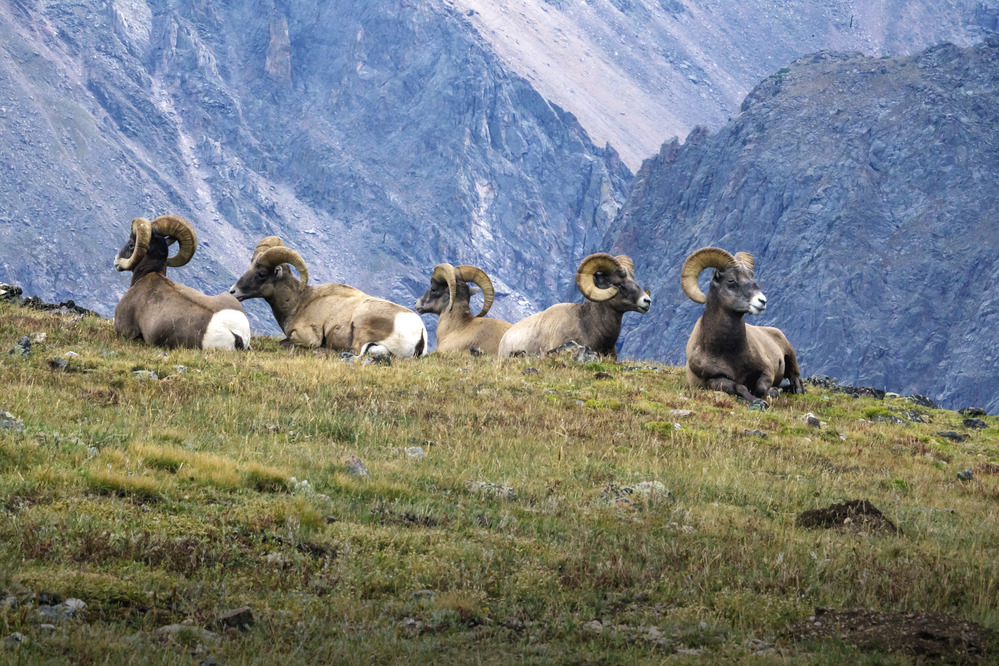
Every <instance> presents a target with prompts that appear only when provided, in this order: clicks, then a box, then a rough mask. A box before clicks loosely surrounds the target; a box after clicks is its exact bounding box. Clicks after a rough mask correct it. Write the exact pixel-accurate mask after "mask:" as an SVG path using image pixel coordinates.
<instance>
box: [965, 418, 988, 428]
mask: <svg viewBox="0 0 999 666" xmlns="http://www.w3.org/2000/svg"><path fill="white" fill-rule="evenodd" d="M961 423H962V425H964V427H965V428H971V429H972V430H981V429H982V428H988V427H989V424H988V423H986V422H985V421H983V420H982V419H980V418H977V417H974V418H968V419H964V420H963V421H961Z"/></svg>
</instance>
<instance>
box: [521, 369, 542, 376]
mask: <svg viewBox="0 0 999 666" xmlns="http://www.w3.org/2000/svg"><path fill="white" fill-rule="evenodd" d="M520 374H522V375H536V374H538V369H537V368H524V369H523V370H521V372H520Z"/></svg>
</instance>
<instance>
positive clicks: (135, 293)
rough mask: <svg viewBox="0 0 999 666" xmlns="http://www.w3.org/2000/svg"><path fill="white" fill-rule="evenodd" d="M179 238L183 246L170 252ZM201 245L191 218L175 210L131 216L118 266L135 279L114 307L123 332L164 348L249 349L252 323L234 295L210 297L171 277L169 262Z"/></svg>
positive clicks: (175, 263)
mask: <svg viewBox="0 0 999 666" xmlns="http://www.w3.org/2000/svg"><path fill="white" fill-rule="evenodd" d="M175 240H176V241H178V242H179V243H180V249H178V250H177V254H176V255H174V256H173V257H170V256H168V255H169V246H170V245H172V244H173V242H174V241H175ZM197 246H198V240H197V238H196V237H195V235H194V229H192V228H191V225H190V223H188V222H187V220H184V219H182V218H179V217H177V216H175V215H161V216H160V217H157V218H156V219H155V220H153V221H152V222H150V221H149V220H147V219H145V218H142V217H137V218H135V219H134V220H132V233H131V234H130V236H129V238H128V243H126V244H125V247H123V248H122V249H121V251H120V252H118V256H116V257H115V260H114V267H115V268H116V269H118V270H119V271H132V284H131V286H130V287H129V289H128V291H127V292H125V295H124V296H122V297H121V300H120V301H118V307H116V308H115V311H114V329H115V330H116V331H118V333H119V334H120V335H122V336H123V337H126V338H129V339H132V340H136V339H139V338H141V339H142V340H143V341H144V342H145V343H146V344H147V345H156V346H160V347H193V348H195V349H249V348H250V322H249V321H247V319H246V314H244V313H243V306H242V305H240V304H239V301H237V300H236V299H235V298H233V297H232V295H231V294H219V295H218V296H206V295H205V294H202V293H201V292H200V291H197V290H195V289H192V288H190V287H185V286H183V285H179V284H177V283H176V282H173V281H172V280H169V279H167V276H166V269H167V266H170V267H177V266H183V265H184V264H186V263H187V262H189V261H190V260H191V257H193V256H194V251H195V249H197Z"/></svg>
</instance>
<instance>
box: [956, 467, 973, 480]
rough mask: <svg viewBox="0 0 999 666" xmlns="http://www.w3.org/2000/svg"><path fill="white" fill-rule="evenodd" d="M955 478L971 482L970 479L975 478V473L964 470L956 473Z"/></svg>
mask: <svg viewBox="0 0 999 666" xmlns="http://www.w3.org/2000/svg"><path fill="white" fill-rule="evenodd" d="M957 478H959V479H961V480H962V481H971V480H972V479H974V478H975V473H974V472H973V471H971V470H970V469H966V470H964V471H963V472H958V473H957Z"/></svg>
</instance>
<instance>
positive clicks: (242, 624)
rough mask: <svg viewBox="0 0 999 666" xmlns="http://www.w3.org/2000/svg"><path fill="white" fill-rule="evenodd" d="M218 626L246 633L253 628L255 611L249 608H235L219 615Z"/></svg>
mask: <svg viewBox="0 0 999 666" xmlns="http://www.w3.org/2000/svg"><path fill="white" fill-rule="evenodd" d="M218 625H219V626H220V627H223V628H229V629H239V630H240V631H246V630H247V629H249V628H250V627H252V626H253V611H252V610H250V607H249V606H242V607H240V608H234V609H233V610H231V611H226V612H225V613H222V615H219V619H218Z"/></svg>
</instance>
